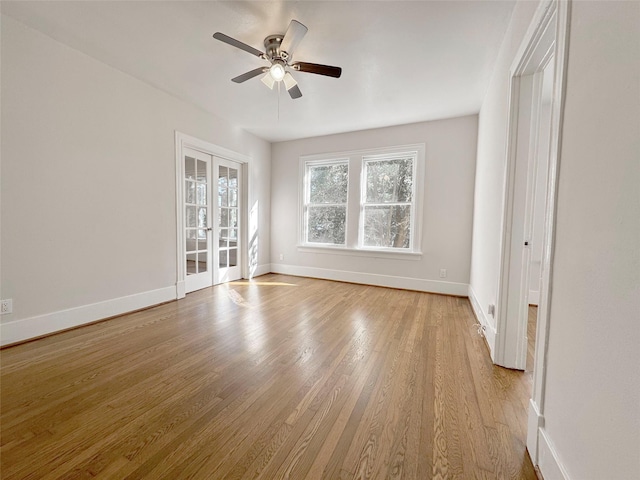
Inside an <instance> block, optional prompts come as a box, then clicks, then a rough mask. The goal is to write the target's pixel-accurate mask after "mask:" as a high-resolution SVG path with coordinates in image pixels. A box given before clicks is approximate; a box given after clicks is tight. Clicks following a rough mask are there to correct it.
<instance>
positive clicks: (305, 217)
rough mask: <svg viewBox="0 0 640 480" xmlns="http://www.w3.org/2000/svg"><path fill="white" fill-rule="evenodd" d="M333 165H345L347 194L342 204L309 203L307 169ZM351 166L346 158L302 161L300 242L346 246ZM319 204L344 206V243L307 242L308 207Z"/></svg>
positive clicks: (314, 244)
mask: <svg viewBox="0 0 640 480" xmlns="http://www.w3.org/2000/svg"><path fill="white" fill-rule="evenodd" d="M333 165H346V166H347V196H346V200H345V202H344V204H342V203H326V204H323V203H314V204H311V188H310V187H311V186H310V184H309V181H310V179H309V170H310V168H313V167H323V166H333ZM350 174H351V168H350V164H349V159H348V158H334V159H320V160H318V159H316V160H308V161H305V162H304V173H303V179H302V191H303V194H302V195H303V197H302V198H303V201H302V229H301V231H300V236H301V240H302V241H301V243H302V244H303V245H306V246H311V247H321V248H346V247H347V242H348V231H347V229H348V227H349V180H350ZM311 205H313V206H321V207H330V206H341V205H344V207H345V221H344V244H336V243H320V242H309V240H308V234H309V230H308V227H309V217H308V209H309V206H311Z"/></svg>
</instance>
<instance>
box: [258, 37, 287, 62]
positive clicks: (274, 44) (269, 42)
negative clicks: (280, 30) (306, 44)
mask: <svg viewBox="0 0 640 480" xmlns="http://www.w3.org/2000/svg"><path fill="white" fill-rule="evenodd" d="M283 38H284V35H269V36H268V37H267V38H265V39H264V49H265V52H266V56H267V58H268V59H270V60H275V59H277V58H281V59H282V60H286V59H287V57H288V56H289V55H288V54H287V53H286V52H281V51H280V44H281V43H282V39H283Z"/></svg>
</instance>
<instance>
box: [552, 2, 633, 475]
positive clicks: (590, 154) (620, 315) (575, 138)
mask: <svg viewBox="0 0 640 480" xmlns="http://www.w3.org/2000/svg"><path fill="white" fill-rule="evenodd" d="M571 8H572V14H571V24H570V39H569V53H568V59H569V60H568V70H567V79H568V80H567V91H566V104H565V117H564V128H563V141H562V150H561V159H560V171H559V192H558V204H557V206H558V214H557V215H558V216H557V231H556V250H555V260H554V264H553V284H552V285H553V292H552V297H551V314H550V320H549V344H548V354H547V358H548V366H547V377H546V390H545V391H546V394H545V397H544V417H545V420H544V428H545V430H546V434H547V436H548V438H549V440H550V443H551V445H552V446H553V447H554V448H555V450H556V453H557V458H558V460H559V462H560V464H561V465H562V466H563V467H564V470H565V472H566V475H567V477H568V478H571V479H576V480H577V479H580V480H589V479H594V480H596V479H604V478H607V479H616V480H630V479H634V478H638V472H640V347H639V346H640V40H639V39H640V3H638V2H636V1H631V2H573V4H572V7H571ZM541 469H542V474H543V476H544V477H545V479H546V480H553V478H557V477H554V476H553V475H552V473H547V470H548V469H547V465H544V464H541ZM551 472H552V470H551Z"/></svg>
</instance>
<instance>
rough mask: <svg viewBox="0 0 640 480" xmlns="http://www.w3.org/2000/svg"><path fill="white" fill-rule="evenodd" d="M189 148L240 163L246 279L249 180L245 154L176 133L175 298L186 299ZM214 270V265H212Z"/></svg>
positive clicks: (243, 268)
mask: <svg viewBox="0 0 640 480" xmlns="http://www.w3.org/2000/svg"><path fill="white" fill-rule="evenodd" d="M185 148H190V149H192V150H197V151H200V152H203V153H206V154H208V155H212V156H214V157H219V158H222V159H224V160H230V161H232V162H236V163H239V164H240V167H241V174H242V183H241V193H240V195H241V196H240V208H241V216H240V230H241V232H240V240H241V243H242V248H241V251H240V252H239V253H240V261H241V262H242V277H243V278H248V265H247V261H248V254H247V248H246V245H248V243H247V240H248V237H247V235H248V228H247V218H248V212H247V205H249V201H248V195H249V189H248V188H247V187H248V178H249V162H250V157H248V156H247V155H244V154H241V153H238V152H235V151H233V150H229V149H228V148H224V147H221V146H219V145H215V144H213V143H210V142H207V141H204V140H200V139H199V138H196V137H192V136H191V135H187V134H185V133H182V132H179V131H177V130H176V131H175V149H176V151H175V154H176V157H175V160H176V163H175V167H176V298H184V297H185V296H186V289H185V280H186V276H187V272H186V269H185V264H184V252H185V247H186V245H185V239H184V229H185V218H184V181H185V178H184V149H185ZM213 267H214V270H213V271H212V275H213V272H214V271H215V268H216V267H215V262H214V265H213Z"/></svg>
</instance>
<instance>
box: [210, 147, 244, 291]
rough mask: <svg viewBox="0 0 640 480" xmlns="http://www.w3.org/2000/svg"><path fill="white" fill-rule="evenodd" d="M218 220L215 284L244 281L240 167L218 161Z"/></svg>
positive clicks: (233, 163)
mask: <svg viewBox="0 0 640 480" xmlns="http://www.w3.org/2000/svg"><path fill="white" fill-rule="evenodd" d="M215 164H216V172H217V179H218V182H217V183H218V202H217V206H218V217H217V218H218V220H217V227H216V237H217V238H216V239H217V247H218V248H217V268H216V275H215V277H216V278H215V279H214V283H216V284H217V283H224V282H231V281H233V280H238V279H239V278H241V277H242V269H241V266H240V256H241V255H240V184H241V180H242V179H241V178H240V175H241V173H242V171H241V169H240V165H239V164H238V163H235V162H231V161H229V160H223V159H221V158H216V162H215Z"/></svg>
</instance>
